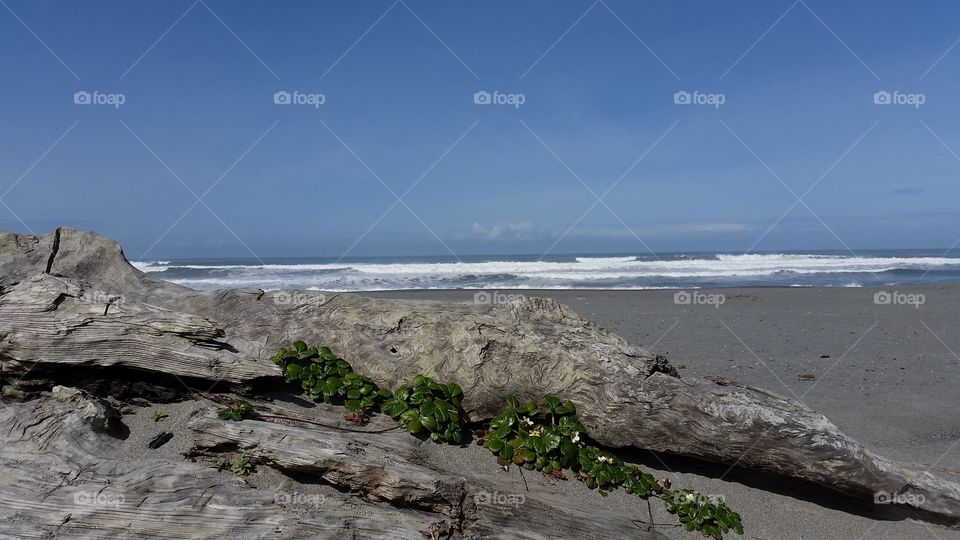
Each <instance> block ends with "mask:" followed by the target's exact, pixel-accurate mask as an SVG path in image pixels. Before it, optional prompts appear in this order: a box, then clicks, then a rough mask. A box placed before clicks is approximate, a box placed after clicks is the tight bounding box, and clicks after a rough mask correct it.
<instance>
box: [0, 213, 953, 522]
mask: <svg viewBox="0 0 960 540" xmlns="http://www.w3.org/2000/svg"><path fill="white" fill-rule="evenodd" d="M50 236H54V238H50ZM53 245H56V246H57V248H56V249H53V247H52V246H53ZM44 246H51V247H50V252H49V256H48V257H46V258H45V257H43V256H42V254H43V249H44ZM0 268H2V269H3V271H4V272H5V274H6V275H5V276H3V278H2V279H0V284H5V285H4V286H8V288H7V289H4V290H3V291H2V296H0V313H5V312H10V313H15V314H16V313H19V314H20V315H19V317H20V319H19V321H18V323H17V324H16V325H12V324H6V326H0V328H5V329H4V330H0V359H4V358H13V359H15V360H17V361H18V362H20V363H21V364H24V365H26V363H28V362H37V363H58V362H69V361H70V360H69V359H70V358H74V357H76V356H77V355H80V356H83V357H84V358H86V361H87V362H89V363H91V364H102V365H109V364H111V363H115V362H117V359H123V363H124V365H133V364H134V360H133V357H135V356H137V354H139V353H136V352H134V351H133V350H131V343H140V342H142V341H150V340H155V339H157V338H156V337H155V336H147V335H143V336H138V337H137V338H134V340H133V342H131V340H130V338H129V337H127V338H119V336H116V335H115V334H105V333H104V332H103V331H102V330H101V331H98V335H99V339H100V341H102V343H90V342H89V340H87V341H84V340H78V339H77V338H78V337H80V336H83V335H85V334H84V333H83V331H81V329H82V328H87V327H90V326H93V327H96V328H112V327H113V325H114V324H118V323H117V322H115V320H120V321H121V322H120V324H121V325H122V319H123V317H124V316H128V317H129V316H133V317H143V316H145V315H142V313H144V312H145V311H148V310H150V309H156V307H161V308H164V309H166V310H169V312H168V313H169V314H168V315H164V319H163V321H164V324H165V325H170V324H174V321H178V322H179V321H182V320H189V321H195V320H196V319H192V318H190V317H199V318H201V319H203V320H205V321H210V323H209V324H210V325H211V326H212V327H213V328H216V333H217V338H216V341H217V342H218V343H220V344H223V346H229V347H230V348H231V350H235V351H236V352H235V353H229V354H228V353H226V352H224V350H225V349H218V348H209V347H202V346H198V345H201V344H203V343H206V342H205V341H204V340H202V339H200V340H197V339H193V340H191V339H190V338H188V337H185V336H184V335H183V334H182V333H180V334H178V333H177V332H171V331H168V332H167V333H166V334H162V336H166V337H164V339H165V341H163V347H160V349H162V350H168V349H169V350H172V351H176V352H178V353H180V354H181V355H183V356H180V357H179V359H176V358H175V359H174V360H169V359H165V358H160V357H156V356H155V357H152V358H151V359H150V361H149V362H139V363H137V364H136V366H135V367H139V368H143V369H152V370H155V371H159V372H170V373H181V374H182V373H185V372H186V371H190V372H191V373H192V374H193V375H192V376H200V377H206V378H210V379H218V378H221V377H230V376H232V379H230V380H235V381H240V380H249V379H250V378H251V377H253V376H254V374H257V375H260V374H263V373H265V372H269V369H270V366H269V365H268V361H267V358H268V357H269V356H270V355H271V354H273V352H274V351H275V350H276V348H277V347H278V346H280V345H285V344H288V343H289V342H290V341H291V340H293V339H304V340H306V341H309V342H312V343H318V344H325V345H328V346H330V347H331V348H333V349H334V350H336V351H337V352H338V353H340V354H342V355H343V356H344V357H346V358H347V359H348V360H349V361H350V362H351V363H352V364H353V365H354V367H355V368H356V369H357V370H358V371H360V372H363V373H365V374H367V375H369V376H370V377H371V378H373V379H374V380H375V381H376V382H377V383H379V384H381V385H383V386H387V387H395V386H396V385H398V384H400V383H401V382H404V381H407V380H409V379H410V378H412V377H413V375H415V374H417V373H424V374H427V375H430V376H434V377H437V378H439V379H442V380H446V381H450V382H456V383H458V384H460V385H461V386H462V387H463V388H464V390H465V399H464V406H465V408H466V410H467V411H468V413H469V414H470V415H471V417H472V418H473V419H475V420H479V419H483V418H487V417H489V416H490V415H492V414H493V413H494V412H496V411H497V410H499V408H500V407H501V406H502V403H503V398H504V397H505V396H508V395H511V394H513V395H517V396H520V397H522V398H531V399H537V398H542V397H543V396H544V395H547V394H554V395H557V396H559V397H561V398H563V399H569V400H572V401H574V402H575V403H577V404H578V412H579V414H580V417H581V419H582V420H583V423H584V424H585V426H586V427H587V429H588V431H589V433H590V435H591V436H592V437H593V438H595V439H596V440H598V441H600V442H602V443H604V444H607V445H610V446H617V447H627V446H633V447H638V448H649V449H652V450H657V451H661V452H669V453H674V454H680V455H686V456H693V457H697V458H702V459H707V460H712V461H718V462H722V463H728V464H734V463H736V464H737V465H738V466H740V467H744V468H753V469H758V470H763V471H768V472H773V473H778V474H783V475H787V476H792V477H795V478H800V479H804V480H809V481H812V482H815V483H817V484H820V485H822V486H826V487H829V488H831V489H835V490H837V491H840V492H843V493H846V494H849V495H852V496H855V497H860V498H866V499H872V498H873V496H874V494H875V493H877V492H881V491H883V492H896V493H901V494H904V495H918V496H919V495H922V497H901V498H899V499H898V500H908V501H911V502H914V503H916V506H917V507H918V508H920V509H922V510H926V511H928V512H931V513H934V514H938V515H940V516H944V517H947V518H950V519H960V485H957V484H955V483H952V482H946V481H941V480H939V479H937V478H934V477H933V476H931V475H929V474H927V473H923V472H918V471H911V470H907V469H904V468H902V467H900V466H899V465H897V464H895V463H893V462H891V461H890V460H887V459H885V458H882V457H879V456H877V455H875V454H873V453H872V452H870V451H868V450H867V449H865V448H864V447H863V446H862V445H861V444H859V443H857V442H856V441H854V440H852V439H850V438H848V437H847V436H845V435H844V434H843V433H841V432H840V431H839V430H838V429H837V428H836V426H834V425H833V424H832V423H830V422H829V421H828V420H827V419H826V418H825V417H824V416H823V415H820V414H817V413H816V412H814V411H812V410H810V409H808V408H806V407H805V406H803V405H801V404H798V403H795V402H793V401H791V400H789V399H786V398H782V397H780V396H776V395H774V394H771V393H768V392H765V391H762V390H759V389H756V388H752V387H748V386H745V385H741V384H738V383H735V382H732V381H728V380H710V379H697V378H680V377H679V376H678V375H677V372H676V370H675V369H674V368H673V367H672V366H671V365H670V364H669V363H668V362H667V361H666V360H664V359H663V358H661V357H657V356H654V355H652V354H650V353H649V352H647V351H646V350H644V349H642V348H640V347H636V346H633V345H631V344H629V343H627V342H626V341H625V340H623V339H622V338H620V337H618V336H615V335H612V334H610V333H608V332H605V331H604V330H602V329H601V328H599V327H598V326H596V325H595V324H593V323H592V322H590V321H588V320H586V319H584V318H582V317H580V316H579V315H577V314H576V313H574V312H572V311H571V310H570V309H569V308H567V307H565V306H563V305H561V304H559V303H556V302H554V301H551V300H546V299H539V298H524V299H521V300H518V301H515V302H511V303H509V304H500V305H472V304H463V303H434V302H417V301H398V300H382V299H371V298H365V297H361V296H356V295H350V294H330V293H322V292H311V291H302V292H295V293H292V292H289V291H286V292H284V291H280V292H276V291H275V292H267V293H264V292H263V291H259V290H253V291H251V290H224V291H218V292H214V293H209V294H206V293H199V292H196V291H190V290H187V289H184V288H183V287H179V286H176V285H173V284H169V283H164V282H162V281H158V280H154V279H151V278H149V277H147V276H145V275H143V274H142V273H141V272H139V271H137V270H136V269H135V268H133V267H132V266H130V265H129V264H128V263H127V262H126V260H125V259H123V256H122V252H121V250H120V248H119V247H118V246H117V245H116V244H115V243H113V242H111V241H109V240H106V239H103V238H101V237H99V236H97V235H95V234H93V233H85V232H81V231H76V230H72V229H58V231H57V233H55V234H54V235H48V237H44V238H35V237H24V236H18V235H7V236H6V237H3V236H0ZM45 271H49V273H52V274H60V275H62V276H65V278H63V280H62V281H61V282H60V283H63V285H57V286H56V287H67V288H69V287H70V286H74V287H81V288H84V287H86V288H90V289H93V290H100V291H104V292H103V293H97V294H104V295H106V296H107V297H110V295H121V296H122V297H123V306H124V309H126V310H128V312H129V313H131V314H132V315H124V314H123V313H122V312H120V311H113V310H112V308H111V309H109V310H106V311H105V314H100V313H94V311H96V310H90V311H89V312H84V313H83V317H82V319H77V318H76V316H73V317H72V318H73V319H74V320H75V321H79V320H82V321H84V322H83V324H76V325H74V327H73V328H74V329H73V330H71V331H68V332H61V333H55V332H52V330H51V328H54V327H53V326H51V325H53V324H56V321H57V320H58V319H60V318H62V315H60V314H59V312H60V311H61V310H60V308H58V307H56V305H55V304H54V305H53V308H51V299H50V289H51V288H53V289H56V287H54V286H53V285H52V284H51V283H52V281H51V280H52V279H53V278H51V277H50V276H46V277H41V278H35V277H33V276H35V274H36V273H37V272H45ZM15 282H19V285H15V286H12V287H9V285H10V284H13V283H15ZM71 283H72V284H73V285H70V284H71ZM62 303H66V305H67V307H70V309H71V310H72V309H75V305H74V304H72V303H71V300H70V297H69V295H68V296H67V298H66V299H65V300H63V302H62ZM71 306H73V307H71ZM4 310H6V311H4ZM11 310H12V311H11ZM0 317H2V315H0ZM68 318H69V317H68ZM3 324H5V323H2V322H0V325H3ZM192 324H195V325H200V323H199V322H194V323H192ZM123 328H124V329H125V331H127V332H133V333H134V334H140V333H146V332H140V330H143V329H146V328H149V326H148V325H144V324H139V325H131V324H127V325H125V326H123ZM177 328H179V326H177ZM191 328H199V326H191ZM204 328H208V327H204ZM192 331H194V332H196V331H198V330H192ZM207 332H208V334H204V335H209V332H210V330H209V329H208V330H207ZM11 336H13V337H14V338H15V339H13V340H11V339H10V337H11ZM108 336H112V337H108ZM170 336H173V337H174V338H175V339H171V338H170ZM95 341H96V340H95ZM37 343H40V344H37ZM92 346H96V347H97V348H96V349H94V350H92V351H90V352H87V353H86V354H84V351H85V350H86V349H87V348H88V347H92ZM191 355H192V356H191ZM227 358H229V359H235V362H234V363H231V364H229V369H226V368H227V364H224V362H225V359H227Z"/></svg>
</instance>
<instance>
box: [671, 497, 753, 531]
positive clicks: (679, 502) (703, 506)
mask: <svg viewBox="0 0 960 540" xmlns="http://www.w3.org/2000/svg"><path fill="white" fill-rule="evenodd" d="M663 503H664V505H666V507H667V511H668V512H670V513H671V514H676V516H677V518H678V519H679V520H680V524H681V525H683V528H685V529H686V530H688V531H700V532H702V533H703V535H704V536H711V537H713V538H716V539H717V540H720V539H721V538H723V535H724V534H725V533H727V532H728V531H730V530H733V531H735V532H736V533H737V534H743V525H741V524H740V515H739V514H737V513H736V512H734V511H733V510H730V508H728V507H727V505H726V504H725V503H724V502H723V501H722V500H720V501H714V500H711V499H710V498H709V497H706V496H704V495H701V494H699V493H696V492H694V491H691V490H689V489H678V490H676V491H672V492H670V493H669V494H668V495H667V496H665V497H663Z"/></svg>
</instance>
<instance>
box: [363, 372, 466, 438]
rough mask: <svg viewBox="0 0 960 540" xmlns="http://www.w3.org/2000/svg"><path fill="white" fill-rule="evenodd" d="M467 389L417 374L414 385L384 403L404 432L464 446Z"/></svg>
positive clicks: (400, 390) (384, 410)
mask: <svg viewBox="0 0 960 540" xmlns="http://www.w3.org/2000/svg"><path fill="white" fill-rule="evenodd" d="M462 398H463V390H461V389H460V387H459V386H457V385H456V384H452V383H451V384H441V383H438V382H437V381H434V380H433V379H431V378H430V377H426V376H423V375H417V376H415V377H414V378H413V384H411V385H410V386H407V385H403V386H401V387H400V388H397V390H396V391H395V392H394V393H393V394H392V395H391V396H390V397H388V398H387V399H386V401H384V402H383V405H382V409H383V412H384V413H386V414H388V415H390V416H391V417H392V418H393V419H394V420H397V421H399V422H400V425H401V426H403V428H404V429H406V430H407V431H409V432H410V433H413V434H414V435H419V434H421V433H425V434H427V435H428V436H429V437H430V439H432V440H433V441H436V442H438V441H441V440H442V441H445V442H449V443H456V444H460V443H462V442H463V431H464V425H465V419H466V413H464V412H463V408H461V406H460V400H461V399H462Z"/></svg>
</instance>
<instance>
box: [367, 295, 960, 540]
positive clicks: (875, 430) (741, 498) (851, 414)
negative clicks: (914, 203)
mask: <svg viewBox="0 0 960 540" xmlns="http://www.w3.org/2000/svg"><path fill="white" fill-rule="evenodd" d="M498 292H499V293H500V294H502V295H509V294H524V295H529V296H543V297H549V298H554V299H556V300H559V301H560V302H563V303H564V304H567V305H569V306H570V307H572V308H573V309H574V310H575V311H577V312H579V313H580V314H582V315H584V316H586V317H589V318H590V319H592V320H594V321H596V322H597V324H599V325H601V326H602V327H604V328H606V329H608V330H610V331H612V332H615V333H617V334H619V335H621V336H623V337H624V338H626V339H627V340H628V341H630V342H631V343H634V344H637V345H641V346H643V347H646V348H648V349H650V350H651V351H652V352H655V353H659V354H663V355H664V356H666V357H667V358H669V359H670V361H671V362H672V363H674V364H675V365H678V366H681V367H682V369H680V372H681V374H685V375H691V376H711V375H714V376H723V377H729V378H732V379H737V380H740V381H743V382H745V383H747V384H750V385H753V386H757V387H759V388H764V389H766V390H769V391H772V392H775V393H778V394H781V395H783V396H787V397H790V398H793V399H797V400H800V401H802V402H803V403H805V404H807V405H808V406H809V407H811V408H813V409H814V410H816V411H818V412H820V413H823V414H824V415H826V416H827V418H829V419H830V420H832V421H833V422H834V423H835V424H836V425H838V426H839V427H840V429H842V430H843V431H845V432H846V433H847V434H848V435H850V436H852V437H854V438H856V439H858V440H860V441H862V442H863V443H864V444H865V445H866V446H867V447H868V448H870V449H871V450H874V451H876V452H878V453H879V454H881V455H884V456H886V457H889V458H893V459H896V460H899V461H901V462H903V463H907V464H911V465H913V466H915V467H916V468H918V469H921V470H929V471H931V472H934V473H936V474H938V475H942V476H946V477H952V478H956V477H957V476H958V471H960V448H958V447H960V445H958V444H957V442H958V440H960V420H958V419H957V417H956V414H955V411H956V410H957V409H958V406H960V393H958V392H957V391H956V385H955V383H954V382H953V380H954V377H955V376H956V373H957V372H958V370H960V358H958V357H957V355H956V354H954V352H953V351H960V335H958V334H957V333H956V331H955V327H956V324H957V321H958V320H960V286H953V285H947V286H914V287H896V288H890V287H888V288H885V289H871V288H743V289H727V290H701V291H699V292H700V293H702V294H722V295H723V297H724V300H723V303H722V304H719V305H717V304H716V303H715V304H698V305H694V304H692V303H691V304H677V303H675V301H674V295H675V293H676V292H677V291H672V290H649V291H555V290H538V291H514V290H503V291H498ZM691 292H692V291H691ZM882 292H888V293H891V294H892V293H894V292H896V293H899V294H900V295H911V294H912V295H923V297H922V298H923V302H922V303H919V304H918V303H914V304H895V303H894V302H896V300H892V301H891V303H890V304H877V303H875V299H874V295H875V294H876V293H882ZM476 293H477V291H468V290H456V291H454V290H446V291H404V292H381V293H363V294H365V295H368V296H376V297H381V298H416V299H423V300H437V301H471V302H472V301H474V295H475V294H476ZM486 293H487V297H493V295H492V294H491V293H492V291H486ZM898 298H899V299H901V300H903V299H905V298H907V296H899V297H898ZM914 298H920V297H919V296H915V297H914ZM881 301H882V297H881ZM801 375H813V376H815V377H816V379H815V380H812V381H804V380H801V377H800V376H801ZM637 458H638V459H639V460H640V461H642V462H643V463H644V464H645V465H647V466H649V467H650V468H652V469H656V470H659V471H662V472H663V473H664V474H668V475H671V476H670V477H671V478H674V477H675V478H676V481H675V484H676V485H681V484H690V485H692V486H694V487H695V488H697V489H699V490H701V491H703V492H704V493H723V494H725V495H726V497H727V500H728V502H729V503H730V504H731V505H733V506H734V507H735V508H737V509H738V510H739V511H740V513H741V515H742V516H743V519H744V527H745V528H746V530H747V534H746V537H748V538H764V539H767V538H791V539H792V538H797V539H801V538H803V539H810V538H838V539H839V538H854V539H856V538H866V539H869V538H891V539H893V538H960V532H957V531H952V530H949V529H946V528H943V527H938V526H935V525H930V524H927V523H921V522H917V521H913V520H910V519H904V518H903V517H902V516H891V515H889V513H887V512H884V511H883V510H884V509H885V507H883V506H881V505H876V506H873V507H871V506H870V505H867V506H863V505H857V504H853V505H851V504H850V503H849V501H847V500H845V499H843V498H841V497H834V496H832V494H830V493H828V492H824V491H822V490H817V489H810V488H807V487H806V486H800V485H798V484H797V483H795V482H790V481H783V480H781V479H778V478H761V477H759V476H758V475H756V474H755V473H746V472H741V471H738V470H736V469H734V470H732V471H729V472H728V471H727V469H728V467H724V466H711V465H705V464H697V463H690V462H687V461H684V460H671V459H668V458H666V457H662V456H653V455H652V454H650V453H647V454H646V455H643V453H641V454H640V455H638V456H637ZM721 477H722V478H723V479H720V478H721ZM664 532H665V533H666V534H668V535H670V534H672V533H671V532H670V531H664ZM675 534H676V535H677V537H678V538H682V537H684V535H686V534H687V533H683V532H679V531H678V532H676V533H675Z"/></svg>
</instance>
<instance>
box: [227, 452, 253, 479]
mask: <svg viewBox="0 0 960 540" xmlns="http://www.w3.org/2000/svg"><path fill="white" fill-rule="evenodd" d="M230 470H231V471H233V474H235V475H237V476H246V475H248V474H250V473H252V472H253V471H254V465H253V462H251V461H250V458H249V457H247V456H238V457H237V459H235V460H233V465H232V466H231V467H230Z"/></svg>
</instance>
